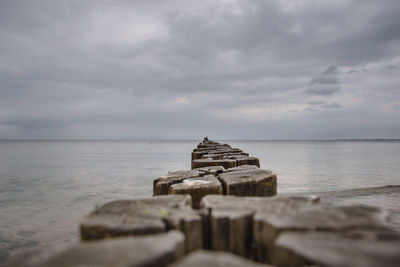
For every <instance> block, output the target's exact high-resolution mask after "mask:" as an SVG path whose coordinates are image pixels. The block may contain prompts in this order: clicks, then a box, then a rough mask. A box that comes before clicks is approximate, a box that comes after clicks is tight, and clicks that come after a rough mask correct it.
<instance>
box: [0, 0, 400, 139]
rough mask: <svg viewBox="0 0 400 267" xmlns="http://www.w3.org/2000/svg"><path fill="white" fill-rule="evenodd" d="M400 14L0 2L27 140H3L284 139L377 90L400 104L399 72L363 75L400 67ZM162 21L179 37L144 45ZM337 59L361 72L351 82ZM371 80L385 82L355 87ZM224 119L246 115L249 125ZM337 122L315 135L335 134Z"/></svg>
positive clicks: (4, 119) (14, 115)
mask: <svg viewBox="0 0 400 267" xmlns="http://www.w3.org/2000/svg"><path fill="white" fill-rule="evenodd" d="M121 10H122V11H121ZM121 12H122V13H121ZM399 12H400V5H399V3H398V1H396V0H387V1H385V2H384V3H383V2H382V1H364V0H354V1H353V0H348V1H346V3H345V4H337V3H335V2H332V1H323V2H319V3H318V4H316V3H311V2H304V5H303V6H299V7H297V8H295V9H292V10H285V9H284V8H283V7H282V5H281V2H280V1H256V0H250V1H232V2H228V1H223V2H222V1H211V0H206V1H201V3H200V2H195V1H186V0H169V1H161V0H157V1H144V0H143V1H126V0H116V1H107V0H100V1H90V0H88V1H78V0H73V1H65V0H61V1H50V0H44V1H41V2H40V5H38V4H37V3H35V2H32V1H22V0H14V1H0V62H1V64H0V123H1V124H2V126H1V127H6V128H7V127H13V129H14V130H15V131H16V132H17V133H16V134H15V135H11V136H10V135H8V134H6V133H7V131H0V138H12V137H18V138H24V136H27V134H26V133H29V132H32V134H31V135H29V137H35V136H40V137H44V138H46V137H49V138H50V137H51V138H57V137H63V138H65V137H71V138H80V136H82V137H84V138H90V135H91V134H92V135H94V136H96V137H97V136H99V135H101V134H102V133H103V134H104V136H102V137H103V138H107V137H110V138H112V137H116V136H118V137H121V138H136V137H137V138H139V137H146V135H148V136H153V135H154V136H153V137H154V138H157V136H156V135H155V133H158V135H164V133H165V135H167V136H168V137H171V138H175V137H180V138H191V137H192V136H193V134H195V133H196V131H201V132H206V130H207V129H212V131H213V133H214V134H216V135H219V136H220V137H221V138H224V137H225V136H226V137H229V138H235V136H234V135H235V134H237V137H246V136H245V135H246V134H249V132H260V133H261V132H266V133H270V131H258V130H260V129H262V127H261V126H259V125H258V123H259V122H257V120H256V119H255V118H257V119H260V118H262V119H264V121H265V123H266V124H272V125H274V127H276V129H277V130H276V131H277V133H276V135H274V134H272V133H271V135H268V136H265V137H264V138H269V137H271V138H272V137H273V136H279V134H278V132H279V131H280V132H281V133H282V132H285V131H288V130H290V129H292V126H294V125H297V126H298V125H301V124H302V123H306V122H307V123H308V122H311V121H313V119H315V117H314V116H319V115H317V114H319V113H321V112H322V113H323V112H327V113H330V114H331V116H333V117H334V116H335V114H336V116H343V113H341V112H345V111H343V110H347V108H348V105H352V103H351V101H347V102H349V103H346V105H344V104H343V105H344V106H341V104H339V103H345V102H344V101H342V99H340V97H343V96H342V93H347V94H350V95H351V96H358V95H363V96H364V95H365V96H366V95H368V93H369V92H373V94H371V96H370V97H367V96H366V97H365V98H366V99H364V100H363V101H365V103H369V102H368V101H373V100H372V98H374V99H376V98H379V99H382V101H391V102H389V103H393V101H394V100H393V98H396V97H398V95H397V94H396V91H395V88H397V87H398V86H397V85H398V84H399V80H398V78H396V77H392V76H391V77H390V78H391V80H390V84H389V83H384V82H385V80H386V78H387V76H385V75H388V74H387V73H389V72H391V73H394V71H390V69H388V68H385V67H383V68H380V69H375V70H374V69H373V68H372V70H371V71H370V70H369V71H368V73H367V72H365V71H363V69H364V68H366V67H365V66H366V65H368V64H372V65H377V64H378V65H379V64H382V65H383V66H395V65H398V64H399V63H398V62H397V61H396V57H397V56H398V55H399V54H400V36H399V32H398V30H397V29H398V28H400V20H399V19H398V14H399ZM121 14H122V15H121ZM141 16H143V18H141ZM131 18H135V19H137V20H133V21H131V20H130V19H131ZM152 20H154V21H152ZM104 21H106V22H107V23H105V24H101V23H102V22H104ZM152 22H154V23H155V24H157V25H161V26H160V27H161V28H162V29H164V30H165V33H163V34H161V33H158V32H157V31H155V33H153V34H152V35H151V38H148V39H144V40H140V41H138V40H136V39H135V38H136V37H135V36H136V35H132V32H133V29H139V31H138V32H139V33H138V35H140V34H141V32H142V31H143V32H144V34H146V29H148V28H150V29H152V28H151V27H153V26H154V25H151V23H152ZM116 33H119V34H120V37H121V38H122V40H119V39H118V38H117V40H115V39H113V36H115V34H116ZM130 36H131V37H130ZM132 36H133V37H132ZM128 37H130V38H132V40H131V39H129V40H125V39H124V38H128ZM139 37H140V36H139ZM332 63H335V64H337V65H338V66H340V68H342V67H344V68H345V69H346V70H350V71H349V73H355V72H357V71H359V73H357V75H343V76H340V80H339V75H341V74H340V73H339V71H338V69H337V67H336V65H331V64H332ZM330 65H331V66H330ZM326 66H330V67H328V68H326ZM368 68H369V67H368ZM321 70H323V71H322V72H321ZM353 70H354V71H353ZM318 73H319V74H318ZM358 75H363V76H360V77H361V78H365V79H366V78H369V79H371V80H369V81H371V82H370V83H369V84H371V85H369V87H368V86H365V84H362V83H361V82H362V80H361V78H360V80H359V81H354V80H351V78H352V77H355V76H358ZM344 76H347V78H346V77H344ZM310 77H312V78H311V79H310ZM372 84H374V86H373V85H372ZM375 84H386V85H385V86H382V87H379V90H376V88H377V86H375ZM341 88H342V89H343V90H341V91H340V93H338V92H339V90H340V89H341ZM388 88H389V89H390V90H389V89H388ZM365 91H366V92H365ZM381 91H382V92H383V91H386V92H390V94H391V95H390V96H389V95H388V93H381ZM304 92H306V94H304ZM327 97H329V101H328V100H327V99H326V98H327ZM331 98H332V99H331ZM333 98H335V99H333ZM321 99H322V100H321ZM186 102H187V103H186ZM304 103H308V105H310V106H313V108H314V110H315V111H318V112H313V113H312V114H311V113H310V112H307V110H306V109H305V107H304V105H307V104H304ZM354 105H356V104H354ZM382 105H383V104H382ZM339 107H340V108H339ZM368 108H369V107H368V105H367V104H360V105H359V106H357V110H356V111H358V112H361V113H362V111H363V110H368ZM238 109H241V111H237V110H238ZM303 110H304V112H303ZM232 112H237V113H234V114H231V113H232ZM240 112H243V113H240ZM246 112H247V113H246ZM382 112H383V111H382ZM393 113H396V112H393ZM221 114H225V115H226V114H228V115H230V114H231V116H232V117H235V116H237V117H238V118H239V117H240V123H241V124H242V125H246V126H247V127H248V130H247V131H244V130H243V131H242V130H240V129H242V128H245V127H238V122H237V121H235V120H228V119H227V118H226V117H223V116H222V115H221ZM271 114H282V117H284V119H281V120H280V121H281V123H278V122H276V121H274V120H273V119H272V115H271ZM382 114H383V113H382ZM228 115H227V116H228ZM395 115H399V114H397V113H396V114H392V115H390V116H392V117H390V118H389V119H388V121H392V122H395V121H396V116H395ZM388 116H389V115H388ZM194 122H196V123H194ZM368 123H371V122H368ZM327 124H328V123H326V124H324V123H323V121H321V122H319V123H318V127H319V128H318V129H315V131H316V132H318V134H320V136H322V137H323V135H324V134H326V132H325V131H324V130H323V129H324V127H329V125H328V126H327ZM131 125H135V127H133V126H131ZM169 125H170V126H169ZM185 125H186V126H187V128H185ZM111 126H112V127H111ZM1 127H0V130H1V129H2V128H1ZM170 127H171V129H170ZM346 127H348V125H344V124H343V128H346ZM386 127H388V126H386ZM111 128H112V129H113V130H111ZM172 128H174V129H172ZM238 128H240V129H238ZM360 128H362V127H361V126H360ZM57 129H59V131H57ZM139 129H140V130H139ZM30 130H31V131H30ZM234 130H235V131H236V133H235V134H233V132H235V131H234ZM210 131H211V130H210ZM9 132H12V131H11V130H10V131H9ZM228 132H229V134H228ZM291 132H293V131H291ZM345 132H346V131H345V129H344V130H343V134H345ZM396 134H400V133H399V132H396ZM228 135H229V136H228ZM249 135H250V134H249ZM288 135H290V134H288ZM306 135H310V136H311V135H312V133H306V132H304V133H303V137H304V136H306ZM316 135H317V133H316ZM158 137H163V136H158ZM253 137H254V135H253ZM249 138H250V136H249ZM291 138H295V136H293V137H291Z"/></svg>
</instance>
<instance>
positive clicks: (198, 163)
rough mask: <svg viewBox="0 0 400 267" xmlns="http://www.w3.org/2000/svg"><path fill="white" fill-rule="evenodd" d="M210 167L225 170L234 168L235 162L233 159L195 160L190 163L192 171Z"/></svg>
mask: <svg viewBox="0 0 400 267" xmlns="http://www.w3.org/2000/svg"><path fill="white" fill-rule="evenodd" d="M210 166H222V167H224V168H225V169H228V168H232V167H236V160H233V159H216V160H213V159H196V160H193V161H192V169H196V168H203V167H210Z"/></svg>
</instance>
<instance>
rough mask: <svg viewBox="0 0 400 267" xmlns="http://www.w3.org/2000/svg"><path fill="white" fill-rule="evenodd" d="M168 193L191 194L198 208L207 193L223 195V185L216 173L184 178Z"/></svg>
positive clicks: (195, 206)
mask: <svg viewBox="0 0 400 267" xmlns="http://www.w3.org/2000/svg"><path fill="white" fill-rule="evenodd" d="M168 194H182V195H191V197H192V204H193V208H195V209H198V208H199V206H200V201H201V199H202V198H203V197H204V196H205V195H210V194H214V195H222V185H221V183H220V182H219V181H218V179H217V178H215V176H214V175H206V176H203V177H199V178H190V179H185V180H183V182H182V183H179V184H174V185H172V186H171V187H170V188H169V191H168Z"/></svg>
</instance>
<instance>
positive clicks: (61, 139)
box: [0, 138, 400, 142]
mask: <svg viewBox="0 0 400 267" xmlns="http://www.w3.org/2000/svg"><path fill="white" fill-rule="evenodd" d="M201 140H202V138H201V139H185V138H182V139H179V138H170V139H167V138H166V139H160V138H153V139H149V138H126V139H124V138H121V139H111V138H109V139H107V138H99V139H96V138H93V139H87V138H75V139H72V138H71V139H67V138H60V139H50V138H49V139H34V138H15V139H12V138H0V141H38V142H39V141H54V142H56V141H94V142H95V141H97V142H99V141H106V142H119V141H120V142H124V141H125V142H126V141H142V142H146V141H149V142H151V141H164V142H165V141H201ZM210 140H216V141H266V142H268V141H271V142H279V141H281V142H290V141H293V142H301V141H308V142H311V141H317V142H318V141H326V142H328V141H400V138H315V139H307V138H299V139H295V138H292V139H272V138H271V139H240V138H239V139H231V138H228V139H218V138H215V139H210Z"/></svg>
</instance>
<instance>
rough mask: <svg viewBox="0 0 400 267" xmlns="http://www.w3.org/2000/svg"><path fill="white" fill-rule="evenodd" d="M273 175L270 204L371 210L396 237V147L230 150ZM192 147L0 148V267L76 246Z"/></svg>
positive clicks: (181, 165) (381, 143)
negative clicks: (301, 198)
mask: <svg viewBox="0 0 400 267" xmlns="http://www.w3.org/2000/svg"><path fill="white" fill-rule="evenodd" d="M219 141H221V142H223V143H229V144H230V145H231V146H232V147H238V148H241V149H242V150H243V151H245V152H248V153H250V155H251V156H256V157H258V158H259V159H260V163H261V167H262V168H264V169H270V170H272V171H273V172H275V173H276V174H277V179H278V194H282V195H283V194H316V195H321V200H322V201H327V202H334V203H339V204H354V203H357V204H358V203H361V204H367V205H374V206H379V207H381V208H383V209H384V210H386V211H387V212H388V214H389V220H390V223H392V224H393V226H394V227H395V228H396V229H400V141H398V140H397V141H396V140H335V141H332V140H326V141H232V140H219ZM198 142H199V140H191V141H156V140H145V141H0V263H4V262H7V261H8V260H9V259H10V258H11V257H12V256H14V255H15V254H17V253H20V252H24V251H27V250H30V249H34V248H43V249H45V248H48V247H53V246H58V245H64V244H69V243H76V242H78V241H79V231H78V225H79V221H80V220H81V219H82V218H83V217H84V216H85V215H86V214H88V213H89V212H90V211H91V210H93V209H94V208H95V207H96V206H99V205H101V204H104V203H106V202H109V201H113V200H117V199H132V198H141V197H150V196H151V195H152V181H153V179H155V178H157V177H158V176H162V175H165V174H166V173H168V172H169V171H176V170H182V169H190V158H191V152H192V150H193V148H195V147H196V145H197V144H198Z"/></svg>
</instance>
